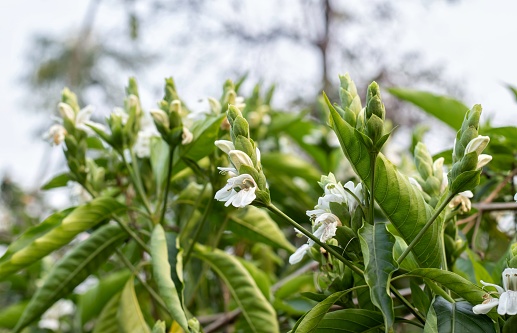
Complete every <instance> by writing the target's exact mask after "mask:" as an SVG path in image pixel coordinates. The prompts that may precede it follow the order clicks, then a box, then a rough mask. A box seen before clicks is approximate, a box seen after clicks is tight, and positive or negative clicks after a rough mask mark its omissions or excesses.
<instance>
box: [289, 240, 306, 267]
mask: <svg viewBox="0 0 517 333" xmlns="http://www.w3.org/2000/svg"><path fill="white" fill-rule="evenodd" d="M310 248H311V246H310V245H309V244H307V243H305V244H303V245H302V246H300V247H299V248H298V249H296V251H295V252H294V253H293V254H291V256H290V257H289V263H290V264H291V265H294V264H297V263H299V262H300V261H302V259H303V257H304V256H305V254H306V253H307V251H309V250H310Z"/></svg>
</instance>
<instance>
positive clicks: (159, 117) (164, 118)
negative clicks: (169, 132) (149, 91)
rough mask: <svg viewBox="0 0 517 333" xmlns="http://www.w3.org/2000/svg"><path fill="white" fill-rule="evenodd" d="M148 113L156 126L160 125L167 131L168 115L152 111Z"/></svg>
mask: <svg viewBox="0 0 517 333" xmlns="http://www.w3.org/2000/svg"><path fill="white" fill-rule="evenodd" d="M149 113H150V114H151V116H152V117H153V119H154V121H155V122H156V123H157V124H160V125H162V126H163V127H165V128H167V129H168V128H169V127H170V121H169V115H168V114H167V113H165V111H163V110H160V109H154V110H150V111H149Z"/></svg>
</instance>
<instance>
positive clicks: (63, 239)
mask: <svg viewBox="0 0 517 333" xmlns="http://www.w3.org/2000/svg"><path fill="white" fill-rule="evenodd" d="M124 207H125V206H124V205H122V204H121V203H119V202H118V201H117V200H115V199H113V198H110V197H100V198H97V199H94V200H92V201H91V202H89V203H87V204H86V205H83V206H80V207H77V208H76V209H74V211H72V212H71V213H70V214H69V215H68V216H67V217H65V218H64V219H63V221H62V222H61V224H59V225H58V226H56V227H55V228H53V229H51V230H50V231H48V232H47V233H45V234H44V235H42V236H41V237H39V238H37V239H36V240H34V241H33V242H31V243H30V244H28V245H27V246H26V247H24V248H22V249H21V250H19V251H18V252H16V253H14V254H13V255H12V256H11V258H9V259H8V260H7V261H4V262H2V263H0V279H2V278H4V277H6V276H8V275H10V274H12V273H15V272H17V271H19V270H20V269H22V268H24V267H27V266H29V265H31V264H32V263H34V262H36V261H38V260H39V259H41V258H43V257H45V256H46V255H47V254H49V253H51V252H53V251H54V250H57V249H59V248H61V247H62V246H64V245H66V244H68V243H69V242H70V241H71V240H72V239H73V238H74V237H75V236H76V235H77V234H79V233H81V232H83V231H86V230H88V229H90V228H92V227H94V226H95V225H97V224H98V223H100V222H101V221H104V220H106V219H108V218H109V217H110V216H111V214H115V213H117V212H120V211H122V210H123V209H124Z"/></svg>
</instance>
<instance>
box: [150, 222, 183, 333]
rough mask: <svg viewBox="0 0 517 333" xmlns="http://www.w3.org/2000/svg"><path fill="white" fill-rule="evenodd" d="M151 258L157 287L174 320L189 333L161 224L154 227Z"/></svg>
mask: <svg viewBox="0 0 517 333" xmlns="http://www.w3.org/2000/svg"><path fill="white" fill-rule="evenodd" d="M151 257H152V266H153V275H154V278H155V280H156V285H157V286H158V290H159V291H160V296H161V297H162V299H163V301H164V302H165V305H166V306H167V309H168V310H169V313H170V314H171V317H172V319H174V320H175V321H177V322H178V324H179V325H180V326H181V327H182V328H183V329H184V330H185V331H186V332H188V322H187V317H186V315H185V311H184V310H183V304H182V303H181V300H180V298H179V296H178V291H177V289H176V286H175V285H174V282H173V281H172V279H171V266H170V265H169V261H168V252H167V242H166V239H165V232H164V230H163V227H162V226H161V225H160V224H157V225H156V226H155V227H154V230H153V233H152V235H151Z"/></svg>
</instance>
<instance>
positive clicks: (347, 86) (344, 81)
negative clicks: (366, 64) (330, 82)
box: [339, 73, 357, 106]
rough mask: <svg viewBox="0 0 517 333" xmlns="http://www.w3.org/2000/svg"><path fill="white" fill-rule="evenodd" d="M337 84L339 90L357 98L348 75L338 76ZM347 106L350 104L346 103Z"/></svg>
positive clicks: (355, 89)
mask: <svg viewBox="0 0 517 333" xmlns="http://www.w3.org/2000/svg"><path fill="white" fill-rule="evenodd" d="M339 83H340V86H341V88H343V89H344V90H346V91H348V92H349V93H350V94H351V95H352V96H357V88H356V87H355V83H354V81H352V79H351V78H350V75H349V74H348V73H346V74H345V75H339ZM349 104H350V103H347V104H346V105H347V106H348V105H349Z"/></svg>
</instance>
